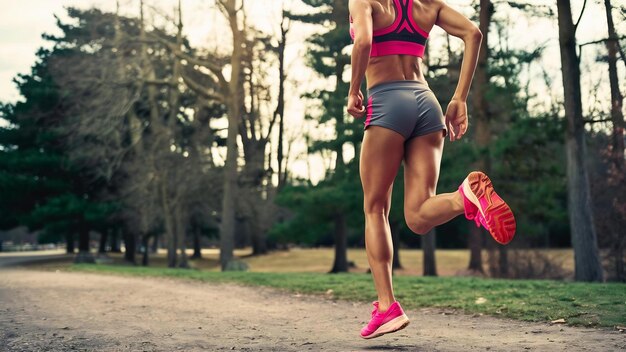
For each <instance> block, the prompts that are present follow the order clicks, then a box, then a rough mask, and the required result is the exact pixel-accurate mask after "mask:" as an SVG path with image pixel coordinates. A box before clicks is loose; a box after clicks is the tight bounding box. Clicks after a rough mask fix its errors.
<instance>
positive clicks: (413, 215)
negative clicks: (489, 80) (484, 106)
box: [347, 0, 515, 339]
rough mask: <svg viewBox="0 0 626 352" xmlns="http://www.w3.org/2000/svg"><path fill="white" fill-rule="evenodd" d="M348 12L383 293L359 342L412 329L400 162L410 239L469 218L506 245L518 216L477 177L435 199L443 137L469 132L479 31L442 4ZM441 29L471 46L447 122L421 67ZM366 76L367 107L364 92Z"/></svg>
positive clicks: (362, 0)
mask: <svg viewBox="0 0 626 352" xmlns="http://www.w3.org/2000/svg"><path fill="white" fill-rule="evenodd" d="M349 7H350V15H351V16H350V22H351V28H350V34H351V36H352V39H353V40H354V48H353V50H352V80H351V83H350V92H349V94H348V107H347V110H348V113H350V114H351V115H352V116H354V117H357V118H358V117H364V116H365V117H366V119H365V134H364V137H363V144H362V147H361V156H360V158H361V160H360V168H361V169H360V174H361V183H362V185H363V193H364V202H363V203H364V204H363V208H364V212H365V244H366V251H367V258H368V261H369V265H370V270H371V272H372V276H373V278H374V285H375V287H376V292H377V293H378V301H376V302H374V310H373V311H372V318H371V320H370V322H369V324H367V326H365V327H364V328H363V329H362V330H361V337H363V338H366V339H369V338H374V337H378V336H381V335H383V334H386V333H390V332H394V331H398V330H400V329H403V328H404V327H406V326H407V325H408V324H409V319H408V318H407V316H406V315H405V314H404V312H403V311H402V308H401V307H400V304H399V303H398V302H396V300H395V298H394V294H393V287H392V281H391V263H392V256H393V247H392V243H391V232H390V229H389V219H388V217H389V210H390V206H391V192H392V187H393V181H394V179H395V177H396V174H397V172H398V168H399V166H400V163H401V162H402V161H404V173H405V174H404V182H405V187H404V190H405V193H404V217H405V220H406V223H407V225H408V226H409V228H410V229H411V230H412V231H413V232H415V233H417V234H426V233H427V232H428V231H430V229H432V228H433V227H434V226H437V225H440V224H443V223H445V222H447V221H449V220H451V219H452V218H454V217H456V216H458V215H460V214H463V213H465V216H466V217H467V219H469V220H474V221H475V222H476V225H477V226H480V225H482V226H483V227H485V228H486V229H487V230H488V231H489V233H490V234H491V235H492V236H493V238H494V239H495V240H496V241H498V242H499V243H502V244H506V243H508V242H509V241H511V239H512V238H513V235H514V234H515V218H514V217H513V213H512V212H511V209H510V208H509V206H508V205H507V204H506V203H505V202H504V201H503V200H502V199H501V198H500V197H498V195H497V194H496V193H495V192H494V189H493V186H492V185H491V181H490V180H489V178H488V177H487V176H486V175H485V174H484V173H482V172H477V171H475V172H472V173H470V174H469V175H468V176H467V178H466V179H465V180H464V181H463V182H462V183H461V185H460V186H459V189H458V191H456V192H453V193H444V194H438V195H435V190H436V187H437V180H438V178H439V166H440V163H441V155H442V152H443V143H444V137H445V136H446V134H447V135H449V138H450V141H456V140H459V139H461V137H463V135H464V134H465V131H466V130H467V104H466V101H467V95H468V92H469V88H470V84H471V82H472V78H473V76H474V70H475V68H476V61H477V59H478V50H479V48H480V43H481V40H482V34H481V32H480V30H479V29H478V28H477V27H476V25H474V24H473V23H472V22H471V21H469V20H468V19H467V18H466V17H465V16H463V15H462V14H460V13H459V12H457V11H455V10H454V9H452V8H451V7H449V6H448V5H446V4H445V3H444V2H443V1H442V0H350V1H349ZM434 25H437V26H439V27H441V28H443V29H444V30H445V31H446V32H447V33H449V34H450V35H453V36H455V37H459V38H461V39H462V40H463V42H464V43H465V53H464V55H463V63H462V65H461V72H460V77H459V82H458V84H457V87H456V90H455V92H454V96H453V97H452V100H451V101H450V103H449V104H448V107H447V110H446V114H445V117H444V114H443V112H442V110H441V107H440V106H439V103H438V102H437V99H436V98H435V95H434V94H433V92H432V91H431V90H430V89H429V87H428V84H427V83H426V80H425V79H424V74H423V72H422V69H421V67H420V65H421V58H422V56H423V55H424V45H425V44H426V39H427V38H428V32H430V30H431V29H432V28H433V26H434ZM364 76H365V78H366V80H367V89H368V100H367V103H366V104H364V101H363V100H364V97H363V94H362V93H361V91H360V87H361V83H362V81H363V77H364Z"/></svg>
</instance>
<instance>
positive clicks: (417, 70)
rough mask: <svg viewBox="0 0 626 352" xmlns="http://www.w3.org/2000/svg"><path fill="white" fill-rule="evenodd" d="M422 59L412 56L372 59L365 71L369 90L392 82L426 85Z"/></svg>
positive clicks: (388, 56) (389, 56)
mask: <svg viewBox="0 0 626 352" xmlns="http://www.w3.org/2000/svg"><path fill="white" fill-rule="evenodd" d="M421 65H422V58H420V57H415V56H410V55H387V56H377V57H371V58H370V59H369V63H368V65H367V71H365V77H366V79H367V89H370V88H371V87H373V86H376V85H378V84H381V83H385V82H390V81H419V82H423V83H426V79H425V78H424V72H423V70H422V67H421Z"/></svg>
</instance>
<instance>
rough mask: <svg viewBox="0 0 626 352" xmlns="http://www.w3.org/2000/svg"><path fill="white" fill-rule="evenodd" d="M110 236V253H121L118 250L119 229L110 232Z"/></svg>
mask: <svg viewBox="0 0 626 352" xmlns="http://www.w3.org/2000/svg"><path fill="white" fill-rule="evenodd" d="M111 231H112V232H111V236H109V238H110V239H111V240H110V241H111V243H110V245H111V250H110V252H111V253H122V250H121V249H120V235H119V233H120V231H121V230H120V229H113V230H111Z"/></svg>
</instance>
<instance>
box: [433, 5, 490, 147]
mask: <svg viewBox="0 0 626 352" xmlns="http://www.w3.org/2000/svg"><path fill="white" fill-rule="evenodd" d="M435 24H436V25H438V26H439V27H441V28H443V30H445V31H446V32H447V33H448V34H450V35H452V36H455V37H458V38H461V39H462V40H463V42H464V43H465V51H464V53H463V62H462V64H461V72H460V75H459V82H458V84H457V87H456V90H455V91H454V96H453V97H452V100H451V101H450V104H449V105H448V109H447V111H446V125H447V126H448V127H449V128H450V140H452V141H454V140H457V139H460V138H461V137H462V136H463V134H464V133H465V131H466V130H467V95H468V93H469V89H470V85H471V84H472V79H473V78H474V71H475V70H476V63H477V62H478V52H479V50H480V43H481V41H482V38H483V35H482V33H481V32H480V30H479V29H478V27H477V26H476V25H475V24H474V23H472V21H470V20H469V19H467V17H465V16H463V15H462V14H461V13H459V12H457V11H456V10H454V9H453V8H451V7H450V6H448V5H447V4H445V3H443V5H442V7H441V9H440V10H439V14H438V16H437V21H436V22H435Z"/></svg>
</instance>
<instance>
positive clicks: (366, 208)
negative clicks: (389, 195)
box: [363, 198, 388, 216]
mask: <svg viewBox="0 0 626 352" xmlns="http://www.w3.org/2000/svg"><path fill="white" fill-rule="evenodd" d="M387 206H388V205H387V199H383V198H381V199H366V200H365V201H363V213H365V216H367V215H380V214H386V212H387Z"/></svg>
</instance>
